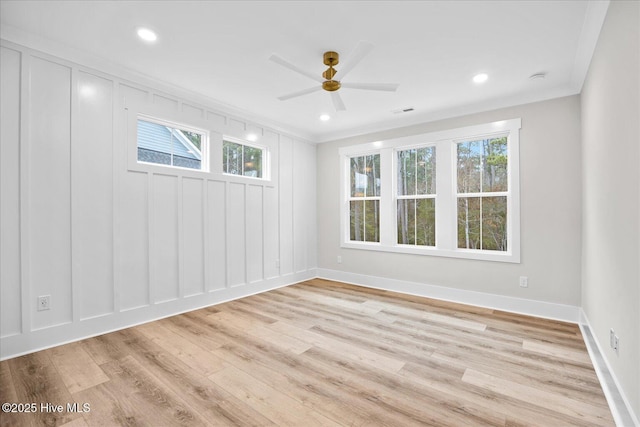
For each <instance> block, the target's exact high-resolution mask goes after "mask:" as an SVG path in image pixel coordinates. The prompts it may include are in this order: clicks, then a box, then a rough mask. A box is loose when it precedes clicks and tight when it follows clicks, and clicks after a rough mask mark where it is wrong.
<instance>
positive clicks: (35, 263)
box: [23, 56, 73, 329]
mask: <svg viewBox="0 0 640 427" xmlns="http://www.w3.org/2000/svg"><path fill="white" fill-rule="evenodd" d="M27 102H28V110H29V117H28V120H29V124H30V127H29V141H28V142H27V144H28V155H29V159H28V164H29V166H28V172H27V173H28V190H27V191H28V194H27V195H23V197H24V196H26V197H28V203H27V204H28V212H27V213H26V214H27V215H28V236H29V251H30V253H29V259H28V268H29V277H30V286H31V296H32V298H37V297H38V296H44V295H50V296H51V309H50V310H45V311H35V310H32V313H31V316H32V318H31V319H32V320H31V322H32V324H31V328H32V329H42V328H48V327H52V326H55V325H59V324H63V323H69V322H71V321H72V320H73V319H72V316H73V307H72V304H71V164H70V163H71V68H69V67H68V66H66V65H61V64H59V63H57V62H53V61H50V60H48V59H43V58H39V57H36V56H33V57H31V67H30V70H29V95H28V101H27Z"/></svg>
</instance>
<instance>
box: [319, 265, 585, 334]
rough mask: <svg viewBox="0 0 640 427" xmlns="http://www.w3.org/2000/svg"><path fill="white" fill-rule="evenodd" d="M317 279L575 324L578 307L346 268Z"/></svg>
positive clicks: (325, 272)
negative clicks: (391, 277) (359, 271)
mask: <svg viewBox="0 0 640 427" xmlns="http://www.w3.org/2000/svg"><path fill="white" fill-rule="evenodd" d="M317 271H318V278H321V279H328V280H335V281H339V282H343V283H351V284H354V285H358V286H364V287H367V288H374V289H383V290H386V291H391V292H399V293H403V294H408V295H415V296H420V297H426V298H433V299H438V300H443V301H450V302H455V303H460V304H468V305H474V306H477V307H486V308H491V309H495V310H502V311H508V312H510V313H517V314H524V315H527V316H535V317H541V318H544V319H553V320H560V321H563V322H570V323H578V321H579V314H580V307H577V306H573V305H566V304H557V303H552V302H546V301H536V300H530V299H524V298H516V297H509V296H504V295H496V294H489V293H485V292H476V291H468V290H465V289H456V288H450V287H446V286H438V285H432V284H427V283H418V282H409V281H405V280H398V279H389V278H386V277H378V276H368V275H365V274H357V273H349V272H346V271H338V270H330V269H326V268H318V269H317Z"/></svg>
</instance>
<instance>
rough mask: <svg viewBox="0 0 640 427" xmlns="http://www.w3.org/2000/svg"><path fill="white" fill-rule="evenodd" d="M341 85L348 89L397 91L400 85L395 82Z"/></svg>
mask: <svg viewBox="0 0 640 427" xmlns="http://www.w3.org/2000/svg"><path fill="white" fill-rule="evenodd" d="M340 85H341V86H342V87H346V88H348V89H363V90H381V91H385V92H395V91H396V90H397V89H398V86H400V85H398V84H395V83H340Z"/></svg>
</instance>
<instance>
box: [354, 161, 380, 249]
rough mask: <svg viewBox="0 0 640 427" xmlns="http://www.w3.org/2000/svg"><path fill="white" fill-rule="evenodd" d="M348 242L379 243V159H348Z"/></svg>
mask: <svg viewBox="0 0 640 427" xmlns="http://www.w3.org/2000/svg"><path fill="white" fill-rule="evenodd" d="M350 177H351V178H350V182H351V191H350V196H349V218H350V224H351V225H350V233H349V235H350V239H351V240H352V241H355V242H379V241H380V155H378V154H374V155H367V156H357V157H351V159H350Z"/></svg>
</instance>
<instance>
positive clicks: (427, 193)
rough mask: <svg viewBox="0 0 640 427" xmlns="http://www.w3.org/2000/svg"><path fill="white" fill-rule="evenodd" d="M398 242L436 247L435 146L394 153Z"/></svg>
mask: <svg viewBox="0 0 640 427" xmlns="http://www.w3.org/2000/svg"><path fill="white" fill-rule="evenodd" d="M397 153H398V155H397V170H398V182H397V191H398V197H397V205H396V207H397V221H396V223H397V228H398V243H399V244H404V245H419V246H435V245H436V216H435V215H436V199H435V196H436V180H435V178H436V147H421V148H411V149H408V150H402V151H398V152H397Z"/></svg>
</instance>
